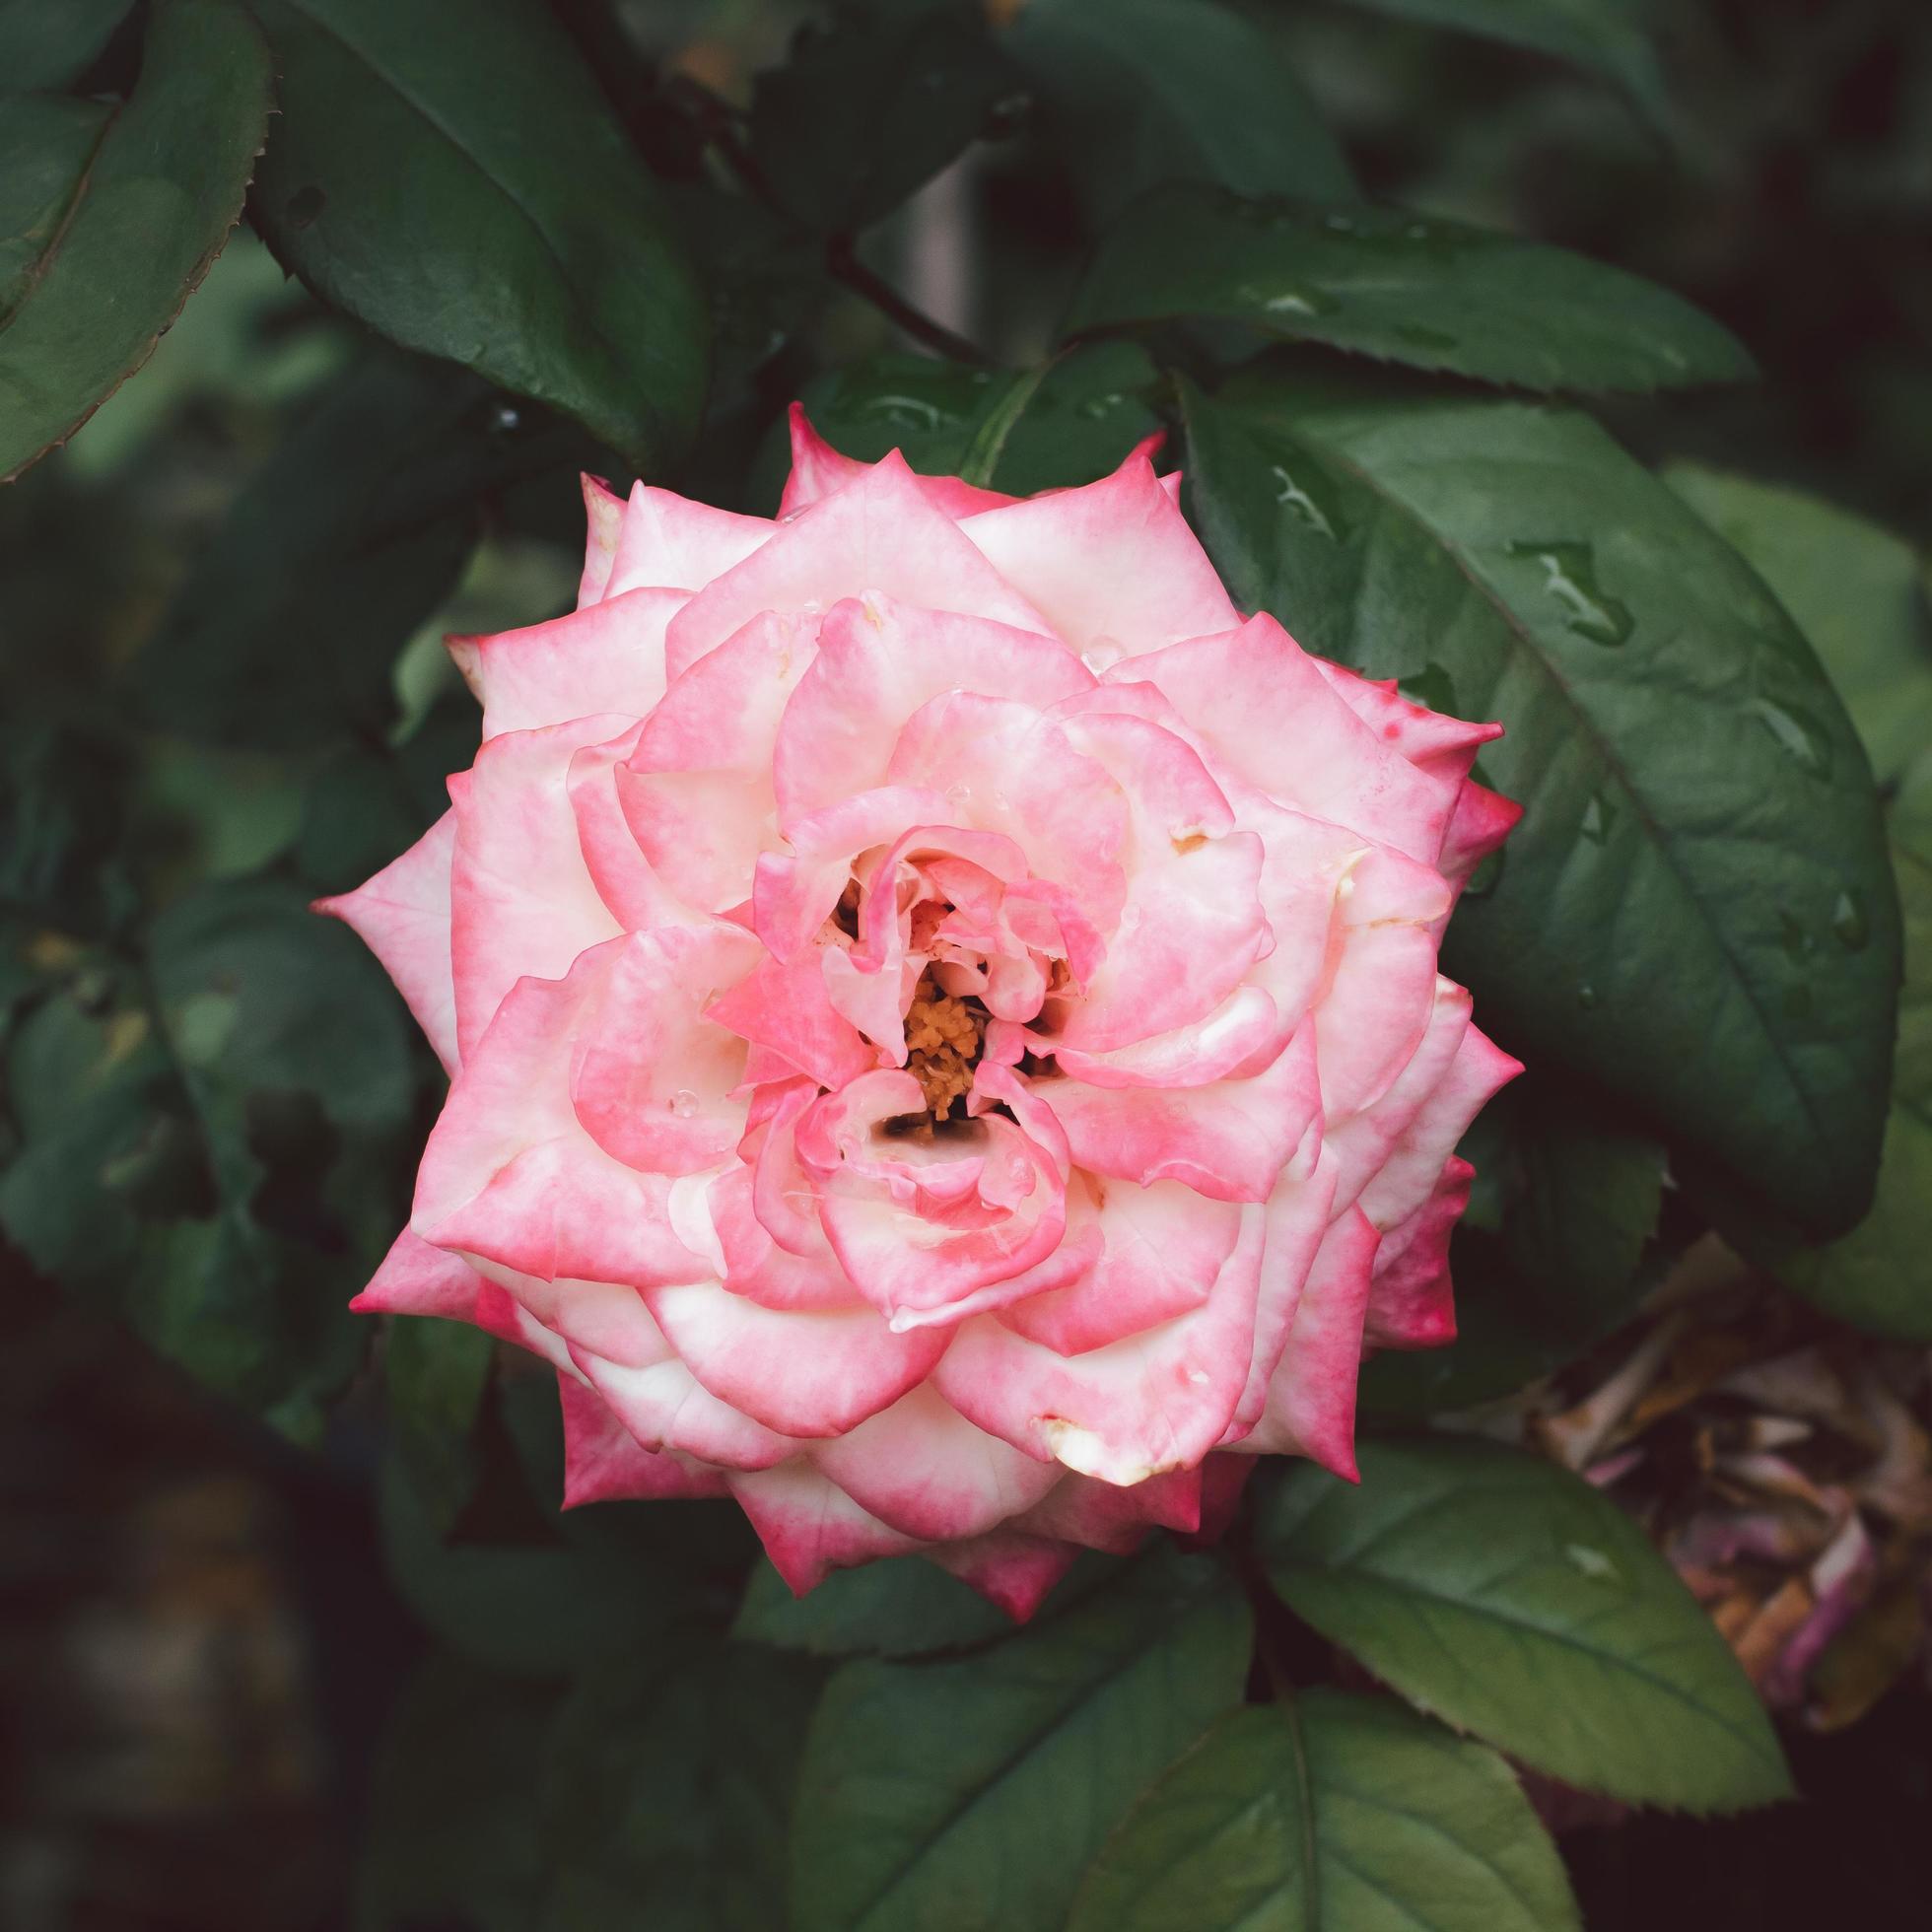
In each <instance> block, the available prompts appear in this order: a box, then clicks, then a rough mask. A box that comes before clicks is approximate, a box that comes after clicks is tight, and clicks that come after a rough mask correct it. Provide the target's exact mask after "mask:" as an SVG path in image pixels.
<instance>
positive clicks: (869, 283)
mask: <svg viewBox="0 0 1932 1932" xmlns="http://www.w3.org/2000/svg"><path fill="white" fill-rule="evenodd" d="M825 265H826V267H827V268H829V269H830V270H831V271H832V274H833V276H834V277H835V278H836V279H837V280H839V281H841V282H843V283H844V284H845V285H846V287H847V288H849V289H850V290H851V291H852V292H853V294H855V295H857V296H862V297H863V298H864V300H865V301H867V302H869V303H870V304H871V305H872V307H873V308H874V309H876V310H877V311H879V313H880V314H881V315H883V316H884V317H885V318H886V319H887V320H888V321H889V322H891V323H893V324H894V325H895V326H896V327H898V328H901V329H903V330H904V331H905V332H906V334H908V335H910V336H911V337H912V338H913V340H914V341H915V342H923V343H925V345H926V346H927V347H928V348H929V349H932V350H935V351H936V352H937V353H938V354H939V355H942V356H949V357H950V358H951V359H952V360H953V361H954V362H963V363H971V364H972V365H973V366H974V367H975V368H977V369H991V368H993V367H994V361H993V358H992V357H991V356H989V355H988V354H987V353H986V351H985V350H984V349H982V348H981V347H980V345H979V344H978V343H977V342H969V341H967V339H966V338H965V337H964V336H963V335H959V334H956V333H955V332H954V331H953V330H951V329H949V328H947V327H946V325H945V324H944V323H943V322H938V321H934V320H933V319H932V317H931V315H929V314H927V313H926V312H925V311H923V310H919V309H915V308H914V307H913V306H912V304H911V303H910V302H908V301H907V300H906V298H905V297H904V296H902V295H901V294H900V293H899V291H898V290H897V289H895V288H894V287H893V286H892V284H891V283H890V282H887V281H886V280H885V279H884V278H883V277H882V276H879V275H877V274H874V273H873V271H872V270H871V269H869V268H867V267H866V266H865V264H864V263H863V262H862V261H861V260H860V259H859V255H858V251H857V250H856V249H855V248H854V246H853V242H852V237H851V236H849V235H835V236H834V237H833V238H832V239H831V241H829V242H826V244H825Z"/></svg>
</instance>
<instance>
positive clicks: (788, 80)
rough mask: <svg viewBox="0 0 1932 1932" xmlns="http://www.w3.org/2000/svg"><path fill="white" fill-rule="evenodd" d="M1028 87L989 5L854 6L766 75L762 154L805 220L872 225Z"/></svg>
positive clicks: (757, 102)
mask: <svg viewBox="0 0 1932 1932" xmlns="http://www.w3.org/2000/svg"><path fill="white" fill-rule="evenodd" d="M1019 85H1020V80H1019V76H1018V75H1017V74H1016V73H1015V71H1014V69H1013V67H1012V64H1011V63H1010V62H1009V61H1008V60H1007V59H1006V58H1005V56H1004V55H1003V54H1002V53H1001V52H1000V49H999V48H998V47H997V46H995V44H994V43H993V40H992V38H991V37H990V35H989V34H988V32H987V24H986V16H985V14H984V13H983V12H982V11H981V10H980V9H979V8H978V7H975V6H972V5H970V4H962V0H926V4H920V5H914V6H894V7H888V8H886V9H884V10H883V12H881V11H880V10H878V9H877V8H853V9H850V10H848V11H847V12H846V13H844V14H843V15H842V16H841V17H839V18H838V19H837V20H835V22H834V24H833V25H832V26H831V27H830V28H828V29H826V30H824V31H821V32H813V33H808V34H807V35H805V36H803V37H802V38H801V39H800V40H799V42H798V44H797V46H796V49H795V50H794V52H793V56H792V58H791V59H790V60H789V61H787V62H786V64H785V65H784V66H782V67H774V68H770V69H768V70H767V71H766V72H764V73H762V74H760V75H759V76H758V82H757V87H756V90H755V92H754V93H753V96H752V104H751V152H752V155H753V157H754V159H755V160H756V161H757V163H758V165H759V167H760V169H761V170H762V171H763V173H764V178H765V180H766V181H767V182H769V183H770V186H771V190H772V193H773V195H774V196H775V198H776V199H777V201H778V204H779V206H780V207H781V208H783V209H784V210H785V211H786V212H787V213H788V214H790V215H791V216H792V217H793V219H794V220H795V221H799V222H802V223H804V224H805V226H807V227H808V228H814V229H817V230H819V231H821V232H822V233H825V234H828V235H829V234H836V233H840V232H848V231H851V230H853V229H861V228H865V227H867V226H869V225H870V224H871V223H873V222H875V221H877V220H878V219H879V218H880V216H882V215H887V214H890V213H891V212H892V210H893V209H894V208H896V207H898V205H899V204H900V202H902V201H904V200H905V199H906V197H907V196H908V195H910V194H911V193H912V192H913V191H914V190H915V189H916V188H918V187H919V186H920V185H921V184H922V183H923V182H925V181H928V180H930V179H931V177H932V176H933V175H934V174H936V173H938V172H939V171H940V170H941V169H942V168H944V167H945V166H946V164H947V163H948V162H950V161H951V160H952V159H953V158H954V157H955V156H956V155H958V154H960V153H961V152H963V151H964V149H965V148H966V147H967V146H968V145H969V144H970V143H971V142H973V141H974V140H975V139H977V138H978V136H979V135H980V134H981V133H982V132H984V130H985V129H986V127H987V124H988V122H989V120H990V119H991V118H992V115H993V110H994V107H995V104H997V103H999V102H1000V101H1002V100H1004V99H1006V98H1008V97H1010V96H1012V95H1013V94H1014V93H1015V92H1016V91H1017V89H1018V88H1019ZM856 103H862V104H863V106H862V108H861V109H860V110H859V111H856V112H855V111H854V106H855V104H856Z"/></svg>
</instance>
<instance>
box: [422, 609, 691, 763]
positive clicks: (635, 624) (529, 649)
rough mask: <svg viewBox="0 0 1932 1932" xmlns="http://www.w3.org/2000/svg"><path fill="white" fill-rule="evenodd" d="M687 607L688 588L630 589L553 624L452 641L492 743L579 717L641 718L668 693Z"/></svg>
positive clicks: (556, 619) (575, 611)
mask: <svg viewBox="0 0 1932 1932" xmlns="http://www.w3.org/2000/svg"><path fill="white" fill-rule="evenodd" d="M683 605H684V596H683V593H682V592H681V591H670V590H629V591H625V592H623V593H622V594H620V595H617V596H612V597H604V598H600V599H599V600H598V601H596V602H595V603H592V604H589V605H586V607H585V608H584V609H582V610H574V611H572V612H570V613H569V614H568V615H567V616H564V617H555V618H552V619H551V620H550V621H549V622H548V623H547V624H531V625H529V626H527V627H526V628H525V629H523V630H520V631H499V632H497V633H496V634H495V635H494V636H490V637H452V638H449V639H448V640H447V642H448V644H449V655H451V656H452V657H453V658H455V660H456V663H457V665H458V667H459V668H460V669H461V671H462V673H463V676H464V677H465V678H466V679H467V680H468V683H469V686H470V689H471V690H473V691H474V692H475V693H476V695H477V697H478V698H479V699H481V700H482V704H483V735H484V737H485V738H495V737H501V736H502V735H503V733H504V732H506V731H535V730H541V729H542V728H543V727H544V726H545V725H546V724H568V723H569V722H570V721H571V720H572V719H574V718H591V717H603V716H609V717H616V718H623V719H626V720H629V719H637V718H642V717H643V716H644V715H645V714H646V713H647V712H648V711H650V709H651V708H652V706H653V705H655V703H656V702H657V701H658V699H659V698H661V697H662V696H663V694H664V628H665V626H666V625H668V624H669V622H670V621H671V619H672V618H673V617H674V616H676V615H677V613H678V611H679V610H680V609H682V608H683ZM604 735H605V736H609V735H611V734H610V733H609V732H606V733H605V734H604Z"/></svg>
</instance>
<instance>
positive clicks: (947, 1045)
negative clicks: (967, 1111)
mask: <svg viewBox="0 0 1932 1932" xmlns="http://www.w3.org/2000/svg"><path fill="white" fill-rule="evenodd" d="M977 1004H978V1002H977V1001H975V1000H960V999H955V998H954V997H953V996H952V995H951V994H949V993H941V992H940V991H939V989H938V988H937V987H936V986H935V985H934V984H933V982H932V976H931V973H923V974H921V975H920V980H919V984H918V986H916V987H915V988H914V989H913V1000H912V1004H911V1005H910V1006H908V1007H907V1008H906V1070H907V1072H909V1073H910V1074H911V1075H912V1076H913V1078H914V1079H916V1080H917V1081H918V1082H919V1086H920V1091H921V1092H922V1093H923V1094H925V1096H926V1106H927V1111H928V1113H929V1114H930V1115H931V1119H932V1120H934V1121H942V1120H944V1119H945V1118H946V1117H947V1116H948V1115H949V1114H950V1113H951V1112H952V1109H953V1103H954V1102H955V1101H957V1100H960V1099H962V1098H963V1097H964V1096H965V1094H966V1091H967V1089H968V1088H970V1087H971V1086H972V1084H973V1069H974V1068H975V1067H977V1066H978V1065H979V1059H980V1049H981V1047H982V1046H983V1045H984V1043H985V1030H984V1015H983V1014H982V1013H980V1012H977V1011H976V1010H975V1007H976V1006H977Z"/></svg>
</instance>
